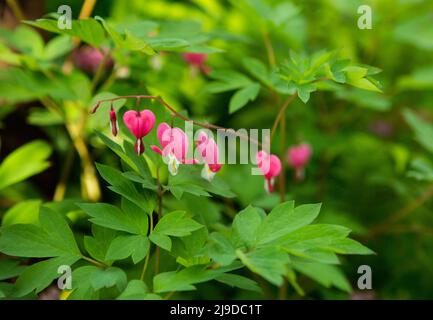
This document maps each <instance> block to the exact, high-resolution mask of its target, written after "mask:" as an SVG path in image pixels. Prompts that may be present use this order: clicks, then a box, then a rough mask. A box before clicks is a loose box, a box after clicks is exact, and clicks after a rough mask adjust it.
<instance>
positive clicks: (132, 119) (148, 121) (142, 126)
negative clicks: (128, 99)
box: [123, 110, 155, 154]
mask: <svg viewBox="0 0 433 320" xmlns="http://www.w3.org/2000/svg"><path fill="white" fill-rule="evenodd" d="M123 122H124V123H125V125H126V127H127V128H128V129H129V131H131V133H132V134H133V135H134V136H135V138H137V140H136V141H135V146H134V148H135V152H137V154H142V153H143V152H144V145H143V140H142V138H143V137H144V136H146V135H147V134H148V133H149V132H150V130H152V128H153V126H154V125H155V115H154V114H153V112H152V111H150V110H143V111H141V112H139V111H135V110H129V111H126V112H125V114H124V115H123Z"/></svg>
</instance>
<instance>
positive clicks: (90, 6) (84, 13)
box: [78, 0, 96, 19]
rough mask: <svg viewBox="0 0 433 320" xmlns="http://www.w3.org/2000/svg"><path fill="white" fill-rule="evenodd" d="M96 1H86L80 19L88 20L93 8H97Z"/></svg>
mask: <svg viewBox="0 0 433 320" xmlns="http://www.w3.org/2000/svg"><path fill="white" fill-rule="evenodd" d="M95 4H96V0H84V3H83V6H82V7H81V11H80V15H79V17H78V18H79V19H86V18H88V17H89V16H90V15H91V14H92V11H93V8H94V7H95Z"/></svg>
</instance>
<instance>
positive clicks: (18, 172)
mask: <svg viewBox="0 0 433 320" xmlns="http://www.w3.org/2000/svg"><path fill="white" fill-rule="evenodd" d="M46 4H47V6H46V9H47V10H49V11H55V10H57V7H56V6H55V5H54V3H51V2H48V1H46ZM361 4H364V3H362V1H360V0H354V1H327V0H317V1H315V3H314V10H312V9H311V3H309V2H308V1H291V0H273V1H267V0H239V1H238V0H237V1H215V0H200V1H175V2H174V1H166V0H148V1H108V2H107V3H105V2H104V4H103V5H102V6H101V3H100V2H98V4H97V5H96V7H95V9H94V10H93V12H92V13H91V16H92V17H94V18H87V19H81V20H73V21H72V29H64V30H62V29H59V28H58V26H57V18H58V15H57V14H55V13H54V14H47V15H44V16H43V18H42V19H38V20H35V21H24V22H23V23H19V24H18V26H17V27H16V28H14V30H9V29H6V28H5V27H2V28H0V62H1V65H2V67H1V69H0V104H1V107H0V128H1V129H2V130H1V131H2V137H1V139H2V141H1V142H2V148H1V151H2V154H1V157H2V163H1V164H0V193H1V197H0V198H1V201H0V202H1V203H0V219H1V228H0V252H1V258H0V281H1V282H0V299H3V298H6V299H11V298H12V299H14V298H25V299H35V298H37V297H38V295H39V294H40V293H41V292H42V291H43V290H44V289H46V288H48V287H50V286H54V287H55V286H56V281H57V279H58V278H59V276H60V275H61V273H59V271H58V270H59V269H58V268H59V266H61V265H68V266H71V267H72V290H64V291H63V292H62V293H61V298H62V299H66V298H67V299H119V300H122V299H139V300H146V299H164V298H169V297H172V296H173V293H174V294H175V295H174V297H175V298H179V299H221V298H224V299H231V298H233V299H256V298H263V297H266V298H268V297H271V298H277V297H279V295H281V297H282V296H283V295H288V297H289V298H290V299H292V298H295V299H296V298H299V297H301V296H305V298H307V299H310V298H322V299H323V298H324V299H326V298H327V299H332V298H351V296H350V294H351V293H352V290H356V289H355V287H354V284H355V283H356V277H357V275H356V269H357V267H358V266H359V265H360V264H368V265H370V266H371V267H372V269H373V270H374V292H370V293H371V294H373V293H374V295H375V297H376V298H379V299H383V298H385V299H386V298H394V299H407V298H421V299H425V298H426V297H430V296H431V292H432V289H431V288H432V287H433V286H432V281H431V277H429V275H430V273H431V272H430V271H431V267H430V266H431V265H432V263H433V260H432V256H431V254H430V252H431V250H432V249H433V242H432V239H431V236H430V235H431V230H430V229H431V228H430V227H429V226H430V225H431V224H432V223H433V218H432V217H433V216H432V215H431V206H432V203H431V201H430V198H431V194H432V192H431V186H430V184H431V182H432V181H433V163H432V158H431V157H432V152H433V144H432V142H431V141H432V139H431V137H432V136H433V127H432V124H431V122H432V121H431V119H432V118H433V114H432V110H431V100H432V93H431V89H432V88H433V77H432V75H433V72H432V71H433V70H432V68H433V67H432V64H431V51H432V48H433V42H432V39H433V37H432V30H433V29H432V28H431V14H429V12H431V11H432V9H433V7H432V4H431V3H430V2H429V1H400V2H398V3H396V2H395V1H392V0H383V1H375V2H374V3H372V4H371V6H372V9H373V30H361V29H359V28H357V27H356V21H357V19H358V18H359V14H358V13H357V9H358V7H359V5H361ZM77 9H78V7H77ZM74 12H75V9H74ZM77 12H78V11H77ZM102 17H103V18H102ZM78 43H79V44H78ZM77 44H78V45H79V46H89V47H90V48H97V49H98V50H100V51H101V52H103V53H104V54H106V58H107V61H106V62H107V65H105V66H104V65H102V67H103V68H97V64H98V61H96V60H98V58H96V59H95V61H94V62H93V65H92V69H94V72H89V71H88V70H87V71H84V70H81V69H80V67H79V66H78V63H77V61H76V60H75V59H76V53H78V51H79V50H76V49H77ZM184 53H205V54H207V55H206V56H199V57H198V60H200V59H203V61H202V62H191V61H189V60H188V58H187V56H186V55H184ZM96 56H98V54H96ZM364 63H368V64H370V63H371V64H374V65H375V66H378V67H380V69H379V68H376V67H372V66H369V65H365V64H364ZM96 69H98V71H96ZM382 70H383V72H382ZM382 84H383V86H382ZM382 91H383V92H382ZM134 94H143V95H154V96H161V97H162V98H163V99H164V101H167V103H168V104H169V105H170V106H172V107H173V110H176V111H177V112H179V114H181V115H182V116H186V117H188V118H190V119H192V120H195V121H196V122H197V123H198V122H200V123H205V124H215V125H218V126H221V127H227V128H236V129H238V128H259V129H263V128H273V127H274V126H276V127H275V128H276V129H277V130H275V131H274V132H273V137H272V141H271V146H270V147H271V152H272V153H273V154H275V155H277V156H279V158H280V160H281V162H282V165H283V166H284V167H286V168H285V170H283V174H284V175H285V176H284V177H283V176H282V175H280V176H279V177H277V178H276V184H275V188H276V189H277V191H278V192H275V193H271V194H268V193H266V192H265V191H264V189H263V177H262V176H254V175H251V166H250V165H243V164H242V165H231V164H224V165H223V167H222V169H221V170H220V171H219V172H218V173H217V174H216V176H215V177H214V179H213V180H212V182H209V181H206V180H204V179H202V178H201V170H202V168H203V165H202V164H200V165H194V166H192V165H191V166H190V165H183V164H181V165H180V167H179V172H178V174H177V175H175V176H171V175H169V173H168V170H167V168H166V167H167V166H166V164H165V163H164V162H163V161H162V159H161V157H160V156H159V155H158V154H156V153H154V152H153V151H152V150H151V148H150V146H151V145H159V141H158V140H157V135H156V128H157V126H158V125H159V123H161V122H167V123H168V124H170V125H171V126H177V127H180V128H184V127H183V126H184V121H183V120H182V119H180V118H179V117H176V116H173V114H172V112H171V111H170V110H168V109H167V108H164V106H163V105H162V104H161V103H159V102H158V101H150V100H149V99H141V100H140V101H139V104H136V102H137V101H134V99H128V100H127V99H119V100H116V101H115V102H114V103H113V104H112V107H113V108H114V110H115V112H116V115H117V120H118V122H119V132H118V134H117V136H116V137H113V138H111V137H110V138H109V137H108V134H109V133H110V129H109V128H110V127H109V126H110V117H109V110H110V107H111V103H110V102H102V103H101V104H100V105H99V109H98V110H97V112H96V113H94V114H92V115H89V110H90V109H91V108H93V107H94V106H95V105H96V104H97V103H98V101H99V100H105V99H110V98H115V97H117V96H121V95H134ZM292 97H293V98H296V99H292ZM297 98H299V99H297ZM286 102H289V103H290V104H289V105H285V103H286ZM283 106H285V107H284V110H283V109H282V107H283ZM135 108H140V109H149V110H151V111H152V112H154V114H155V115H156V118H157V121H156V123H155V127H154V129H153V130H152V131H151V132H150V133H149V134H148V135H147V136H146V137H144V138H143V143H144V146H145V152H144V154H143V155H137V154H136V153H135V151H134V142H135V138H134V137H133V135H132V134H131V133H130V132H129V131H128V129H127V128H126V127H125V125H124V123H123V121H122V116H123V114H124V112H126V111H127V110H131V109H135ZM280 112H281V113H280ZM277 115H278V121H277ZM23 119H24V120H23ZM23 121H27V124H26V126H24V122H23ZM283 124H284V125H283ZM35 126H37V128H35ZM198 127H199V126H197V125H194V129H195V130H196V129H198ZM17 134H19V136H20V137H19V139H18V138H16V137H15V135H17ZM35 137H43V139H44V140H46V141H41V140H35V141H32V142H29V143H28V144H26V145H24V146H20V145H18V143H19V141H30V140H31V139H35ZM21 138H22V139H21ZM37 139H40V138H37ZM259 140H260V139H259ZM261 142H263V141H261ZM301 142H308V143H309V144H310V145H311V147H312V149H313V155H312V157H311V159H310V160H309V162H308V164H307V165H306V166H305V168H304V179H303V180H302V181H295V180H296V179H292V176H293V175H294V171H295V170H293V168H292V167H291V166H288V164H287V149H288V148H289V147H291V146H293V145H295V144H299V143H301ZM190 145H194V146H195V143H194V142H192V141H191V142H190ZM14 149H15V150H14ZM109 149H110V150H111V151H112V152H110V150H109ZM9 150H14V151H11V152H9ZM52 152H53V156H51V153H52ZM8 153H9V154H8ZM250 156H251V158H254V155H253V154H251V155H250ZM48 159H49V161H48ZM93 160H96V161H97V162H98V163H97V164H94V162H93ZM51 162H53V166H52V167H51ZM49 167H50V170H49V171H48V172H47V173H46V174H45V175H44V176H43V177H42V176H40V177H37V178H36V179H31V180H29V178H31V177H33V176H34V175H37V174H39V173H41V172H42V171H44V170H46V169H48V168H49ZM40 178H43V179H40ZM26 180H27V181H26ZM283 185H284V188H282V186H283ZM105 186H107V187H108V190H106V189H107V188H105ZM100 189H101V190H100ZM99 191H102V192H99ZM278 193H280V194H278ZM47 199H54V201H53V202H49V203H47V202H46V201H48V200H47ZM281 199H285V200H292V199H296V201H297V203H305V204H303V205H298V206H296V207H295V205H294V201H287V202H285V201H282V200H281ZM281 202H283V203H281ZM311 202H323V207H321V205H319V204H308V203H311ZM242 208H243V209H242ZM240 209H242V210H240ZM239 210H240V211H239ZM319 211H320V215H319ZM343 225H344V226H347V227H350V229H353V235H352V234H351V230H350V229H349V228H347V227H343ZM349 235H350V237H349ZM352 238H353V239H352ZM354 239H362V243H363V244H361V243H359V242H357V241H355V240H354ZM364 244H365V245H364ZM369 247H370V248H372V249H374V251H375V252H377V255H376V254H375V252H373V251H372V250H370V249H369ZM342 255H344V257H342ZM347 255H357V257H349V256H347ZM390 270H392V272H390ZM256 280H257V282H256ZM286 283H287V286H286ZM259 284H260V285H259ZM278 287H279V288H278ZM352 287H353V288H352ZM263 288H266V290H263ZM184 291H189V292H184Z"/></svg>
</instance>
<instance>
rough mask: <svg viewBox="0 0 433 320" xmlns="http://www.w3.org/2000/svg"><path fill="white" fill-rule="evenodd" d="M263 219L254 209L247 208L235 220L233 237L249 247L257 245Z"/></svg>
mask: <svg viewBox="0 0 433 320" xmlns="http://www.w3.org/2000/svg"><path fill="white" fill-rule="evenodd" d="M261 223H262V218H261V217H260V215H259V213H258V212H257V210H256V209H255V208H254V207H251V206H249V207H247V208H245V209H244V210H242V211H240V212H239V213H238V214H237V215H236V217H235V218H234V220H233V227H232V228H233V237H234V238H235V239H236V240H235V241H236V242H238V241H237V240H238V239H239V240H240V241H241V242H242V243H244V244H245V245H246V246H247V247H252V246H254V245H255V244H256V241H257V234H258V233H259V230H260V226H261Z"/></svg>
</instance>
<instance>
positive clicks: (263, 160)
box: [256, 151, 281, 192]
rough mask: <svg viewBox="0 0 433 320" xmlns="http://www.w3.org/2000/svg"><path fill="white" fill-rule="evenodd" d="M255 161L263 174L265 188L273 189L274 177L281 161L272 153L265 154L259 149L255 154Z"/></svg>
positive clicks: (277, 172)
mask: <svg viewBox="0 0 433 320" xmlns="http://www.w3.org/2000/svg"><path fill="white" fill-rule="evenodd" d="M256 162H257V166H258V167H259V169H260V170H261V171H262V172H263V175H264V176H265V190H266V191H267V192H273V191H274V183H275V177H276V176H278V175H279V174H280V172H281V161H280V159H279V158H278V157H277V156H276V155H274V154H267V153H266V152H265V151H259V152H257V155H256Z"/></svg>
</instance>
